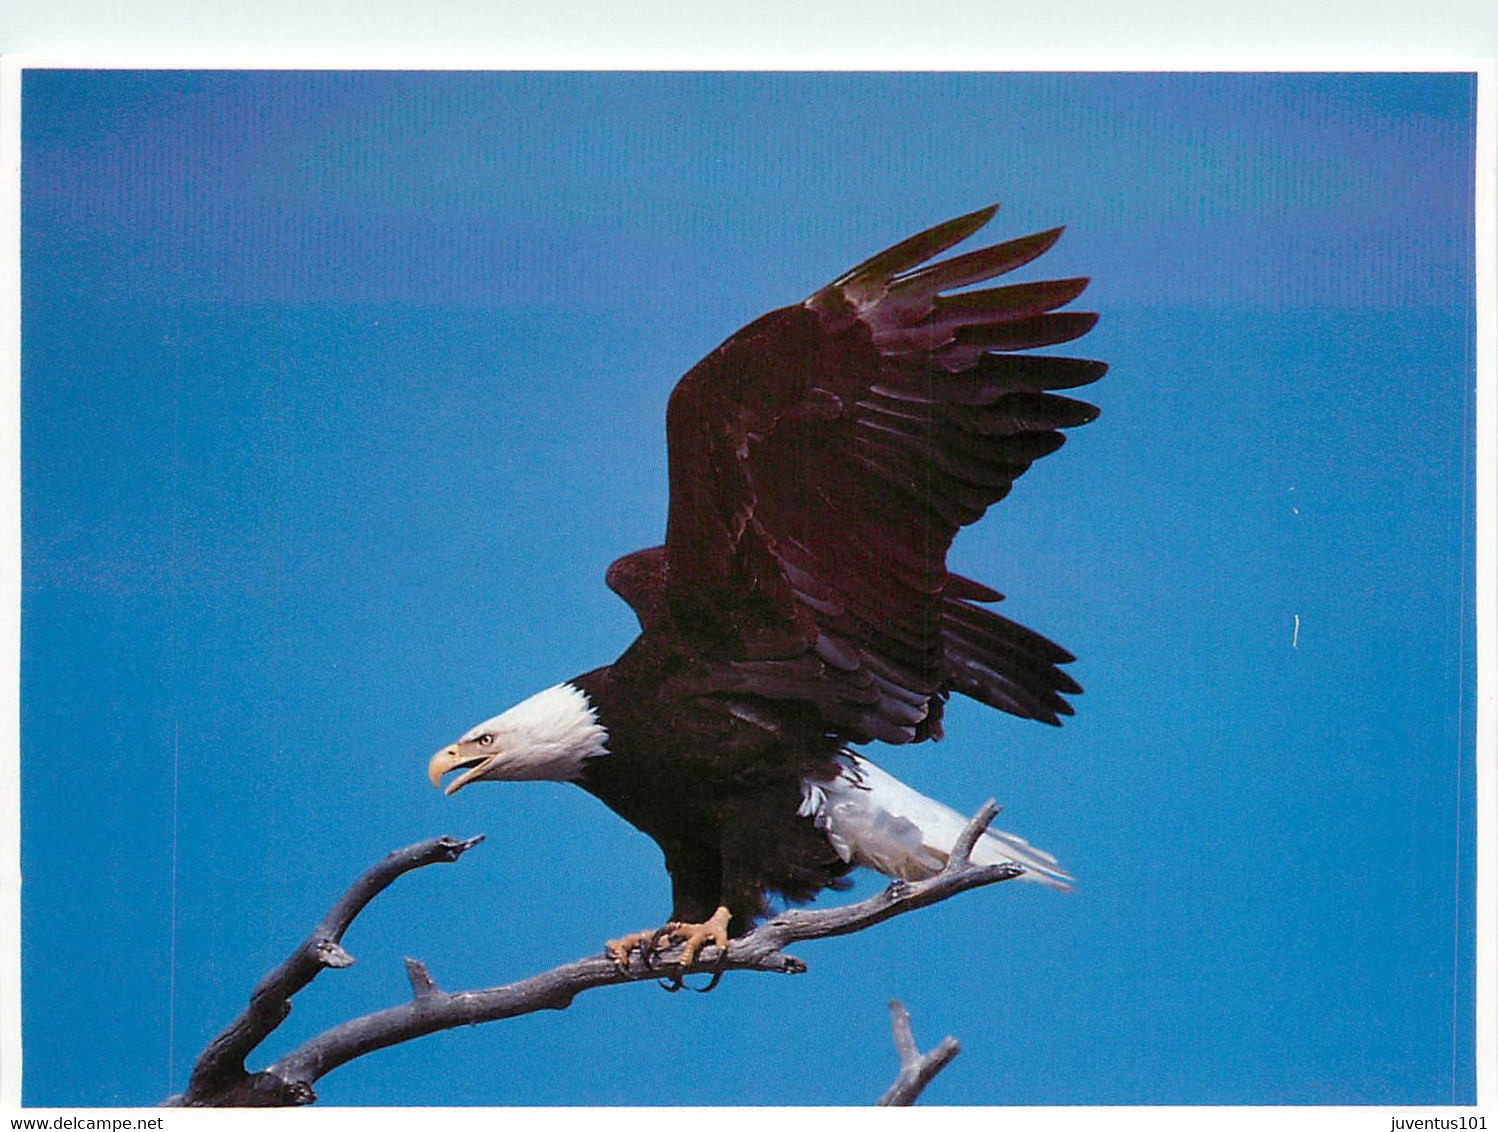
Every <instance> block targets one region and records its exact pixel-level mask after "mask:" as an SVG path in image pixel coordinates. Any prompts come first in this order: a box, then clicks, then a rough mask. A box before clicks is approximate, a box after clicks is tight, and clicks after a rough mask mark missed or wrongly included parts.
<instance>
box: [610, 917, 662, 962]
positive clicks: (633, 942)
mask: <svg viewBox="0 0 1498 1132" xmlns="http://www.w3.org/2000/svg"><path fill="white" fill-rule="evenodd" d="M668 926H669V925H668ZM664 930H665V929H663V928H656V929H655V930H654V931H651V930H649V929H647V930H645V931H643V932H630V933H629V935H625V936H620V937H619V938H618V939H611V940H609V941H608V942H607V943H605V944H604V945H603V949H604V951H606V952H607V953H608V956H609V958H610V959H612V960H613V961H614V966H616V967H618V968H619V970H620V971H621V972H626V973H627V972H628V971H629V953H630V952H631V951H634V950H636V949H638V950H639V952H640V958H641V959H643V960H644V961H645V964H646V966H649V964H650V953H651V950H652V949H653V947H654V946H655V941H656V939H657V938H658V937H659V936H660V934H661V932H662V931H664Z"/></svg>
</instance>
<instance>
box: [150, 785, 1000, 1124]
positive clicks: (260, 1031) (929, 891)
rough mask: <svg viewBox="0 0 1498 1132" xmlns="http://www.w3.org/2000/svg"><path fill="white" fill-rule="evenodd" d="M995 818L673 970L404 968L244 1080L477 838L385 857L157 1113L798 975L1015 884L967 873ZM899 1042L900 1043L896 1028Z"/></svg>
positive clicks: (309, 1096)
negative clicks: (759, 975)
mask: <svg viewBox="0 0 1498 1132" xmlns="http://www.w3.org/2000/svg"><path fill="white" fill-rule="evenodd" d="M997 812H998V810H997V808H996V807H995V806H994V804H993V802H992V801H990V802H987V803H985V804H984V806H983V807H982V809H980V810H979V811H978V813H977V814H976V815H974V817H973V818H972V820H971V821H970V822H969V823H968V824H967V827H966V828H965V829H964V831H963V833H962V836H961V837H959V838H958V840H957V844H956V845H955V846H954V847H953V850H952V854H951V857H950V859H949V860H948V861H947V864H946V867H945V868H943V869H942V871H941V872H939V873H937V874H936V875H935V876H933V877H930V878H928V879H926V880H921V881H896V882H895V883H894V884H891V885H890V886H889V887H888V888H886V889H885V890H884V891H882V892H880V893H878V894H876V895H874V896H871V897H869V898H868V899H867V900H863V901H860V902H858V903H856V904H848V905H844V906H842V907H837V908H825V909H817V910H804V909H792V910H790V911H786V912H782V913H781V914H780V915H778V916H776V917H774V918H773V919H771V920H768V921H766V922H765V923H763V924H761V925H760V926H759V927H757V928H755V929H754V930H753V931H751V932H749V933H748V934H747V935H745V936H743V937H741V938H739V939H735V940H732V941H731V942H730V943H729V945H728V951H727V954H721V955H720V954H719V953H718V950H717V949H716V948H714V947H711V946H710V947H708V948H707V949H706V950H705V952H704V954H703V955H701V956H699V957H698V959H697V961H696V962H695V963H693V964H692V965H691V966H690V967H685V968H684V967H683V966H682V965H681V963H680V962H679V958H680V955H681V946H680V945H676V946H673V947H670V948H667V949H665V950H662V951H661V952H658V953H657V954H656V955H655V956H654V957H653V959H652V961H651V962H650V963H649V964H647V963H646V962H645V960H644V959H643V958H641V957H639V956H637V955H634V954H632V955H631V958H630V965H629V966H628V967H627V968H620V967H619V966H618V965H616V964H615V963H614V962H613V960H611V959H609V958H608V957H607V956H605V955H601V954H600V955H595V956H589V957H588V958H586V959H579V960H577V961H576V962H573V963H566V964H563V965H562V966H560V967H556V968H554V969H552V970H550V971H545V972H543V973H541V974H539V975H533V976H531V977H530V978H528V979H522V980H520V981H519V982H515V983H510V984H508V985H506V986H500V987H491V988H489V989H486V990H471V991H445V990H442V989H441V988H440V987H439V986H438V985H437V983H436V982H435V981H434V980H433V979H432V977H431V975H430V974H429V973H428V971H427V969H426V967H425V965H424V964H422V963H421V962H420V961H418V960H415V959H407V960H406V974H407V977H408V979H409V980H410V984H411V998H410V1000H409V1001H407V1002H404V1003H401V1004H400V1005H398V1006H392V1007H390V1008H388V1009H386V1010H380V1011H376V1012H375V1013H373V1014H365V1015H362V1016H361V1017H358V1018H353V1019H351V1020H349V1021H347V1022H344V1023H342V1024H341V1025H338V1026H334V1027H333V1028H332V1029H329V1030H325V1031H323V1032H322V1033H320V1034H318V1035H316V1036H315V1037H312V1038H309V1039H308V1040H307V1041H305V1042H303V1043H302V1044H301V1045H299V1046H297V1047H296V1048H295V1049H293V1050H292V1051H291V1052H290V1053H288V1054H286V1055H285V1056H284V1057H282V1058H280V1059H279V1060H277V1061H275V1062H273V1063H272V1064H271V1065H269V1066H267V1067H266V1068H264V1069H261V1070H259V1071H254V1072H252V1071H250V1070H249V1069H247V1068H246V1064H245V1062H246V1059H247V1058H248V1057H249V1055H250V1054H251V1053H252V1052H253V1051H254V1050H255V1048H256V1047H258V1046H259V1045H260V1043H261V1042H263V1041H264V1040H265V1038H266V1037H268V1036H269V1035H270V1034H271V1033H272V1032H273V1031H274V1030H275V1029H276V1027H278V1026H279V1025H280V1024H281V1022H282V1021H283V1020H285V1018H286V1016H287V1014H289V1013H290V1011H291V1000H292V997H293V996H294V995H295V994H296V993H297V992H298V991H300V990H301V989H302V988H304V987H305V986H307V985H308V984H309V983H310V982H311V981H312V980H313V979H314V978H316V977H317V975H318V974H320V973H321V972H322V971H323V970H325V969H327V968H329V967H347V966H349V965H350V964H351V963H353V958H352V957H351V956H350V955H349V954H348V953H347V952H346V951H344V949H343V947H342V946H341V944H340V940H341V939H342V938H343V934H344V932H345V931H346V930H347V929H348V926H349V925H350V924H351V923H352V922H353V920H354V917H356V916H357V915H358V914H359V912H360V911H362V910H363V909H364V907H365V906H366V905H367V904H368V903H369V902H370V900H372V899H373V898H374V897H375V896H377V895H378V894H379V893H380V892H381V891H383V890H384V889H385V888H386V887H388V886H389V885H390V884H391V883H392V882H393V881H395V880H396V878H398V877H400V876H401V875H402V874H404V873H407V872H410V871H411V870H412V869H418V868H422V867H424V866H426V865H431V864H437V863H441V862H452V861H456V860H458V858H459V857H461V856H462V855H463V854H464V853H465V852H467V851H468V850H469V849H471V848H472V847H473V846H474V845H476V844H478V843H479V842H480V841H482V840H483V838H482V836H479V837H471V838H468V839H466V840H459V839H457V838H452V837H439V838H434V839H432V840H430V841H423V842H421V843H420V844H417V845H412V846H409V847H408V848H405V849H400V850H397V851H396V852H394V853H392V854H390V855H389V856H388V857H386V858H385V860H384V861H382V862H380V863H379V864H378V865H376V866H375V867H374V868H372V869H370V870H369V871H368V872H366V873H365V874H364V875H363V876H361V877H360V878H359V879H358V880H357V881H355V882H354V884H353V886H352V887H351V888H350V889H349V890H348V892H346V893H345V894H344V895H343V897H342V898H341V899H340V900H339V901H338V903H337V904H335V905H334V906H333V908H332V909H331V910H330V911H329V912H328V914H327V916H325V917H324V918H323V920H322V922H321V923H319V924H318V925H317V927H316V928H315V929H313V931H312V934H311V935H309V936H308V937H307V938H306V939H305V940H303V941H302V943H301V944H300V945H299V946H298V947H297V948H296V950H295V951H293V952H292V954H291V955H290V956H289V957H288V958H287V959H286V961H285V962H283V963H282V964H281V965H280V966H279V967H277V968H276V969H275V970H274V971H272V972H271V973H270V974H269V975H267V976H266V977H265V978H263V979H262V980H261V981H260V982H259V983H258V984H257V985H256V986H255V989H254V991H253V992H252V993H251V995H250V1003H249V1006H248V1007H246V1009H245V1010H244V1012H243V1013H241V1014H240V1016H239V1017H238V1018H236V1019H235V1020H234V1021H233V1022H232V1023H230V1024H229V1026H228V1027H227V1028H226V1029H225V1030H224V1031H223V1033H221V1034H220V1035H219V1036H218V1037H216V1038H214V1039H213V1041H212V1042H210V1043H209V1044H208V1046H207V1048H205V1049H204V1051H203V1053H202V1054H201V1055H200V1056H199V1057H198V1059H197V1062H196V1063H195V1064H194V1067H193V1072H192V1077H191V1079H190V1080H189V1082H188V1086H187V1089H186V1090H185V1091H184V1092H183V1093H180V1094H178V1095H176V1096H173V1097H171V1098H169V1099H168V1100H167V1101H165V1102H164V1103H165V1104H167V1105H171V1106H189V1107H285V1106H292V1105H305V1104H311V1103H312V1102H313V1101H314V1100H316V1099H317V1097H316V1094H315V1093H314V1092H313V1084H314V1083H315V1082H316V1081H317V1080H318V1079H319V1078H321V1077H323V1076H325V1075H326V1074H328V1073H329V1072H331V1071H332V1070H334V1069H337V1068H338V1067H339V1066H340V1065H344V1064H346V1063H348V1062H350V1061H352V1060H354V1059H355V1058H357V1057H362V1056H363V1055H365V1054H367V1053H372V1052H373V1051H374V1050H377V1049H384V1048H385V1047H387V1046H392V1045H396V1044H398V1043H401V1042H408V1041H411V1040H412V1039H414V1038H419V1037H422V1036H423V1035H425V1034H431V1033H435V1032H437V1031H439V1030H449V1029H453V1028H454V1027H457V1026H472V1025H477V1024H478V1023H481V1022H496V1021H499V1020H500V1019H503V1018H515V1017H518V1016H520V1015H522V1014H532V1013H535V1012H537V1011H541V1010H564V1009H566V1007H568V1006H569V1005H571V1003H572V1000H573V999H574V998H576V997H577V995H579V994H581V993H582V992H583V991H587V990H592V989H594V988H595V987H605V986H615V985H618V984H621V983H633V982H645V981H652V980H656V979H660V978H662V977H665V978H667V979H671V980H673V981H675V982H676V983H677V984H678V985H679V983H680V978H681V976H683V975H686V974H692V973H704V974H709V975H719V974H722V973H724V972H728V971H770V972H774V973H777V974H786V975H794V974H800V973H802V972H804V971H805V970H806V964H805V963H803V962H802V961H801V960H800V959H798V958H796V957H795V956H793V955H788V954H786V951H785V949H786V948H787V947H789V946H791V945H792V944H796V943H802V942H805V941H807V940H813V939H825V938H827V937H830V936H838V935H847V934H849V933H851V932H856V931H862V930H863V929H865V928H869V927H872V926H874V925H875V924H878V923H882V922H883V921H885V920H888V919H890V918H891V917H893V916H899V915H903V914H904V913H906V912H913V911H915V910H916V909H917V908H924V907H926V906H928V905H931V904H935V903H937V902H939V901H942V900H946V899H948V898H950V897H952V896H955V895H957V894H958V893H959V892H966V891H967V890H968V889H971V888H980V887H983V886H985V885H990V884H997V883H999V882H1001V881H1006V880H1013V879H1014V878H1015V877H1017V876H1019V875H1021V873H1023V872H1024V869H1023V868H1022V867H1021V866H1019V865H1016V864H1012V863H1007V862H1006V863H1004V864H997V865H975V864H973V862H972V860H971V854H972V851H973V846H974V845H975V844H977V841H978V838H979V837H981V836H982V834H983V831H984V830H986V829H987V828H988V825H989V823H990V822H992V821H993V819H994V815H995V814H996V813H997ZM902 1012H903V1011H902ZM895 1030H896V1039H895V1040H896V1046H897V1049H898V1050H899V1052H900V1057H901V1065H902V1068H901V1079H900V1080H899V1081H897V1082H896V1083H895V1085H894V1086H892V1087H891V1090H890V1093H886V1095H885V1099H883V1100H881V1102H880V1103H881V1104H900V1103H906V1104H908V1103H910V1102H909V1101H899V1100H889V1099H888V1098H889V1096H890V1095H891V1094H893V1093H894V1092H895V1090H896V1089H899V1088H901V1081H903V1080H904V1079H905V1077H906V1073H905V1062H906V1048H905V1046H903V1045H901V1044H900V1043H901V1037H900V1034H901V1030H900V1022H899V1019H898V1018H897V1019H896V1022H895ZM904 1033H905V1037H906V1039H907V1040H908V1039H909V1021H908V1019H907V1020H906V1022H905V1030H904ZM948 1041H951V1039H948ZM945 1044H946V1043H943V1046H945ZM914 1048H915V1047H914V1043H913V1041H911V1042H910V1045H909V1050H910V1051H911V1053H912V1054H913V1056H915V1057H916V1058H917V1059H918V1060H919V1061H921V1062H922V1063H926V1062H928V1061H929V1059H932V1058H934V1057H936V1056H937V1055H938V1054H939V1053H940V1052H941V1050H942V1048H943V1047H941V1046H939V1047H938V1048H937V1050H934V1051H932V1053H930V1054H926V1055H925V1057H924V1058H921V1056H920V1055H918V1054H914ZM956 1052H957V1051H956V1043H955V1042H953V1043H952V1048H951V1051H950V1052H948V1053H947V1054H946V1055H945V1057H944V1058H943V1059H942V1061H941V1063H940V1064H937V1065H935V1067H934V1068H929V1071H927V1072H925V1075H924V1076H923V1077H922V1078H921V1079H920V1081H919V1084H918V1085H916V1086H915V1087H914V1089H913V1091H911V1092H910V1094H909V1095H910V1098H911V1100H913V1099H914V1097H915V1096H916V1095H917V1094H918V1093H919V1092H920V1090H921V1089H922V1088H924V1087H925V1084H926V1082H928V1081H929V1080H930V1079H931V1077H933V1076H935V1074H936V1072H938V1071H939V1070H940V1069H941V1067H942V1065H945V1064H946V1062H947V1061H950V1060H951V1058H952V1057H953V1056H955V1054H956Z"/></svg>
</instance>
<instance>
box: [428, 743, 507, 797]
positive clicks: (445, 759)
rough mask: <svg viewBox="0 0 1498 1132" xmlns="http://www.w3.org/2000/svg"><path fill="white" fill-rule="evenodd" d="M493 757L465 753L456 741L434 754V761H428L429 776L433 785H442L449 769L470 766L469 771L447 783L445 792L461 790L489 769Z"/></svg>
mask: <svg viewBox="0 0 1498 1132" xmlns="http://www.w3.org/2000/svg"><path fill="white" fill-rule="evenodd" d="M493 761H494V760H493V758H492V757H490V756H488V755H464V754H463V753H462V751H460V750H459V749H458V745H457V744H456V743H454V744H453V745H452V746H451V747H443V748H442V750H440V751H438V752H437V753H436V754H435V755H433V756H432V761H431V762H429V763H427V777H428V778H430V779H431V780H432V785H433V786H439V787H440V786H441V785H442V776H443V775H444V774H446V773H447V772H448V771H452V770H457V769H458V768H459V767H468V768H470V769H469V770H468V773H466V774H462V775H459V776H458V777H457V778H455V779H453V780H452V781H451V782H449V783H448V784H447V789H445V790H443V793H444V794H451V793H453V792H454V791H455V790H461V789H462V788H463V787H465V786H467V785H468V784H469V783H470V782H472V781H473V780H474V779H475V778H479V777H481V776H482V775H483V773H484V771H486V770H488V769H489V764H490V763H491V762H493Z"/></svg>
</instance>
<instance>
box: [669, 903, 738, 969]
mask: <svg viewBox="0 0 1498 1132" xmlns="http://www.w3.org/2000/svg"><path fill="white" fill-rule="evenodd" d="M729 919H730V913H729V911H728V909H727V908H724V907H722V906H721V905H720V906H719V908H718V910H717V911H716V912H714V913H713V914H712V915H711V916H710V917H709V918H708V919H707V920H705V921H703V922H702V923H700V924H683V923H680V922H678V921H675V920H673V921H672V922H671V923H669V924H667V925H666V926H665V927H664V928H662V929H661V930H660V931H658V932H656V933H655V935H656V939H658V940H662V941H664V942H665V943H666V945H667V946H670V945H671V944H673V943H680V944H682V945H683V946H682V949H681V959H680V960H679V962H680V963H681V965H682V966H683V967H690V966H691V965H692V964H693V963H695V962H696V961H697V956H698V955H699V954H701V952H702V949H703V948H704V947H705V946H707V945H708V944H709V943H711V944H713V945H715V946H716V947H717V949H718V955H719V957H720V958H722V957H724V956H726V955H727V954H728V921H729ZM658 946H659V945H658V944H657V943H656V941H655V940H652V941H651V951H652V952H654V951H655V950H656V948H657V947H658Z"/></svg>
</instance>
